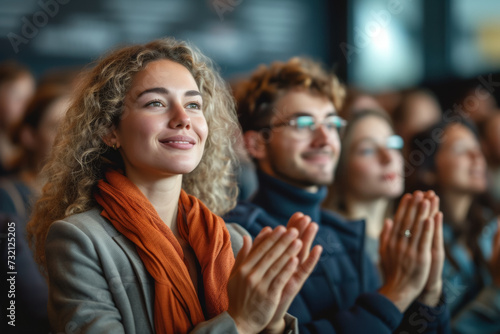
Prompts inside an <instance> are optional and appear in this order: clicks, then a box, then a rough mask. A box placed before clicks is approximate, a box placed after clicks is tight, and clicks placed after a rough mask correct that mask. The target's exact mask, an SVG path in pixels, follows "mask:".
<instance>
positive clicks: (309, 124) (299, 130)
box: [272, 115, 347, 136]
mask: <svg viewBox="0 0 500 334" xmlns="http://www.w3.org/2000/svg"><path fill="white" fill-rule="evenodd" d="M322 125H323V126H324V127H325V128H326V129H327V130H328V131H329V132H333V131H339V130H340V129H342V128H343V127H345V126H346V125H347V121H346V120H344V119H343V118H342V117H340V116H337V115H331V116H328V117H326V118H325V119H324V120H323V121H322V122H319V123H316V121H315V119H314V117H313V116H307V115H303V116H297V117H295V118H292V119H290V120H288V121H285V122H282V123H278V124H274V125H273V126H272V127H273V128H276V127H282V126H289V127H291V128H292V129H293V131H294V132H295V133H296V134H297V135H299V136H308V135H312V134H313V133H314V132H315V131H316V129H318V127H320V126H322Z"/></svg>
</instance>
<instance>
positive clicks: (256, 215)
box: [224, 171, 448, 333]
mask: <svg viewBox="0 0 500 334" xmlns="http://www.w3.org/2000/svg"><path fill="white" fill-rule="evenodd" d="M257 177H258V180H259V188H258V191H257V193H256V194H255V195H254V197H253V198H252V199H251V200H250V201H248V202H240V203H239V204H238V206H237V207H236V208H235V209H234V210H233V211H231V212H230V213H228V214H227V215H226V216H225V217H224V219H225V220H226V221H227V222H235V223H238V224H240V225H241V226H243V227H244V228H245V229H247V230H248V232H249V233H250V234H251V235H252V236H253V237H255V236H257V235H258V234H259V232H260V230H261V229H262V228H264V227H266V226H270V227H272V228H275V227H277V226H278V225H286V224H287V223H288V219H289V218H290V217H291V216H292V215H293V214H294V213H295V212H298V211H300V212H302V213H304V214H306V215H309V216H310V217H311V218H312V220H313V221H314V222H316V223H318V225H319V230H318V234H317V236H316V239H315V241H314V244H320V245H321V246H322V247H323V253H322V255H321V259H320V261H319V263H318V265H317V266H316V268H315V269H314V271H313V273H312V274H311V276H310V277H309V278H308V279H307V281H306V282H305V284H304V286H303V288H302V290H301V291H300V292H299V294H298V295H297V297H296V298H295V299H294V301H293V303H292V305H291V306H290V308H289V310H288V311H289V313H290V314H292V315H293V316H295V317H297V318H298V320H299V324H300V332H301V333H392V332H395V331H396V332H397V333H405V332H407V333H412V332H414V333H446V332H447V319H448V318H447V315H446V312H443V310H442V308H443V307H441V308H440V309H432V308H428V307H426V306H423V305H420V304H418V303H414V304H413V305H412V307H410V309H409V310H408V311H407V312H406V313H405V316H404V318H403V315H402V314H401V313H400V312H399V310H398V309H397V308H396V307H395V306H394V304H393V303H392V302H391V301H389V300H388V299H386V298H385V297H384V296H382V295H380V294H379V293H377V292H376V289H378V288H379V286H380V282H379V278H378V275H377V273H376V269H375V267H374V266H373V264H372V263H371V262H370V261H369V259H368V257H367V256H366V255H365V253H364V249H363V244H364V222H362V221H357V222H346V221H345V220H343V219H342V218H341V217H340V216H337V215H335V214H333V213H331V212H328V211H325V210H322V209H321V203H322V201H323V199H324V198H325V196H326V192H327V190H326V187H322V188H320V189H319V190H318V192H316V193H310V192H307V191H305V190H303V189H300V188H297V187H294V186H292V185H290V184H288V183H286V182H283V181H280V180H278V179H276V178H273V177H271V176H269V175H267V174H265V173H263V172H261V171H257ZM422 308H423V309H422ZM422 310H423V311H422ZM419 312H420V313H419ZM425 312H427V313H429V314H431V315H432V314H434V316H433V317H432V320H433V321H430V320H429V319H430V318H429V317H428V318H425V317H424V316H423V315H422V313H425ZM436 314H438V316H435V315H436ZM398 325H399V326H400V327H399V328H398Z"/></svg>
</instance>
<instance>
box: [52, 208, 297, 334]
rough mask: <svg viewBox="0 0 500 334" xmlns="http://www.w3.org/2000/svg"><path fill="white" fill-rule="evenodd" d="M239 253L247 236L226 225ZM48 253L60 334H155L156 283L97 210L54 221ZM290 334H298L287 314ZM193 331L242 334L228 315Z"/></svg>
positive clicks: (54, 315) (129, 245) (54, 319)
mask: <svg viewBox="0 0 500 334" xmlns="http://www.w3.org/2000/svg"><path fill="white" fill-rule="evenodd" d="M227 228H228V230H229V233H230V235H231V244H232V248H233V252H234V254H235V255H236V254H237V253H238V251H239V250H240V248H241V247H242V245H243V236H244V235H248V232H247V231H246V230H244V229H243V228H242V227H240V226H239V225H237V224H227ZM45 252H46V257H47V273H48V283H49V302H48V314H49V319H50V323H51V327H52V329H53V331H54V332H55V333H140V334H147V333H154V332H155V331H154V323H153V309H154V280H153V278H152V277H151V276H150V275H149V273H148V271H147V270H146V268H145V267H144V265H143V263H142V261H141V259H140V257H139V254H138V253H137V251H136V248H135V245H134V244H133V243H132V242H131V241H130V240H128V239H127V238H126V237H125V236H123V235H122V234H121V233H120V232H118V231H117V230H116V229H115V228H114V226H113V225H112V224H111V223H110V222H109V221H108V220H107V219H105V218H103V217H102V216H101V215H100V210H98V209H92V210H89V211H87V212H84V213H80V214H76V215H73V216H70V217H67V218H66V219H64V220H60V221H57V222H54V223H53V224H52V226H51V227H50V230H49V233H48V236H47V241H46V246H45ZM285 320H286V323H287V330H286V333H298V326H297V320H296V318H293V317H291V316H288V315H287V317H286V318H285ZM191 333H196V334H201V333H228V334H229V333H238V331H237V329H236V326H235V323H234V321H233V319H232V318H231V317H230V316H229V314H228V313H227V312H224V313H222V314H220V315H218V316H216V317H215V318H213V319H210V320H209V321H205V322H203V323H201V324H199V325H198V326H196V328H194V330H193V331H192V332H191Z"/></svg>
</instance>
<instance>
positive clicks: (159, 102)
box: [146, 101, 164, 107]
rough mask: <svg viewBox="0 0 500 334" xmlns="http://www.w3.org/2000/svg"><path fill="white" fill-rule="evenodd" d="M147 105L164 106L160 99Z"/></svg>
mask: <svg viewBox="0 0 500 334" xmlns="http://www.w3.org/2000/svg"><path fill="white" fill-rule="evenodd" d="M146 106H147V107H149V106H151V107H164V105H163V103H161V101H151V102H149V103H148V104H146Z"/></svg>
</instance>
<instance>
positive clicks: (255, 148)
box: [243, 130, 266, 160]
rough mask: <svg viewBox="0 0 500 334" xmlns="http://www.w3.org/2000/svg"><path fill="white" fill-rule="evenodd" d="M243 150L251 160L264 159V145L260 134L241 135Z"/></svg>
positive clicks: (248, 133) (252, 132)
mask: <svg viewBox="0 0 500 334" xmlns="http://www.w3.org/2000/svg"><path fill="white" fill-rule="evenodd" d="M243 139H244V141H245V148H246V149H247V151H248V153H249V154H250V156H251V157H252V158H255V159H257V160H260V159H264V158H265V157H266V145H265V141H264V138H263V137H262V134H261V133H260V132H258V131H253V130H250V131H247V132H245V133H244V134H243Z"/></svg>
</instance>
